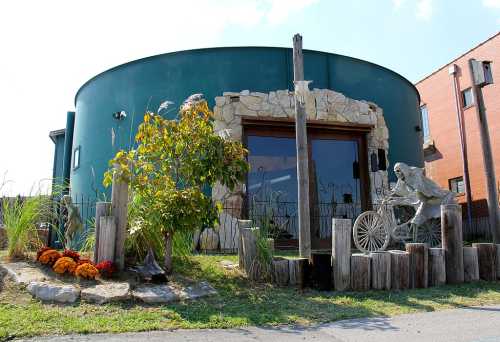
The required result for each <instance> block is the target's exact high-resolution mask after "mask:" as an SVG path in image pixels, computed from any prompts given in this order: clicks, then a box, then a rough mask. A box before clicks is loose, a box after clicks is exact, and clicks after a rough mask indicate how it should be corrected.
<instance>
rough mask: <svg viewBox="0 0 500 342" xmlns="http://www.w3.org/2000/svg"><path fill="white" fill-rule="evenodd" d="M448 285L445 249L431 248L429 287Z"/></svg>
mask: <svg viewBox="0 0 500 342" xmlns="http://www.w3.org/2000/svg"><path fill="white" fill-rule="evenodd" d="M444 284H446V265H445V257H444V249H442V248H429V286H441V285H444Z"/></svg>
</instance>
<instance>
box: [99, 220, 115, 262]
mask: <svg viewBox="0 0 500 342" xmlns="http://www.w3.org/2000/svg"><path fill="white" fill-rule="evenodd" d="M99 226H100V229H99V235H100V236H99V246H98V250H99V254H98V259H97V262H98V263H99V262H101V261H105V260H110V261H113V260H115V244H116V220H115V217H114V216H101V217H100V218H99Z"/></svg>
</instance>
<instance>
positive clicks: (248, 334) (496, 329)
mask: <svg viewBox="0 0 500 342" xmlns="http://www.w3.org/2000/svg"><path fill="white" fill-rule="evenodd" d="M22 341H30V342H31V341H50V342H83V341H102V342H132V341H134V342H135V341H147V342H160V341H169V342H177V341H179V342H180V341H204V342H240V341H241V342H247V341H252V342H255V341H273V342H279V341H286V342H295V341H315V342H326V341H328V342H355V341H363V342H367V341H369V342H379V341H380V342H382V341H384V342H392V341H394V342H396V341H397V342H402V341H404V342H413V341H433V342H441V341H443V342H444V341H446V342H451V341H453V342H455V341H460V342H461V341H464V342H465V341H466V342H500V305H496V306H487V307H473V308H467V309H455V310H445V311H438V312H428V313H418V314H411V315H401V316H396V317H392V318H389V317H378V318H364V319H351V320H344V321H338V322H335V323H330V324H324V325H320V326H316V327H307V328H297V327H249V328H241V329H226V330H207V329H206V330H175V331H154V332H144V333H128V334H96V335H68V336H55V337H44V338H42V337H37V338H34V339H28V340H22Z"/></svg>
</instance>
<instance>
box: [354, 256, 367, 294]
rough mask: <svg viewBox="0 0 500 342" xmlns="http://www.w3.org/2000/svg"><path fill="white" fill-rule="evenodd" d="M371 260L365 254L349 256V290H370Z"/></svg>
mask: <svg viewBox="0 0 500 342" xmlns="http://www.w3.org/2000/svg"><path fill="white" fill-rule="evenodd" d="M370 263H371V259H370V256H369V255H367V254H361V253H359V254H358V253H357V254H353V255H351V289H352V290H353V291H366V290H369V289H370V281H371V274H370V272H371V265H370Z"/></svg>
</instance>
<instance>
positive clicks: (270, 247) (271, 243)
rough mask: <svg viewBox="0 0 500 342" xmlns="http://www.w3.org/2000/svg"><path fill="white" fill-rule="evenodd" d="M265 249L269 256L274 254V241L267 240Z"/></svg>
mask: <svg viewBox="0 0 500 342" xmlns="http://www.w3.org/2000/svg"><path fill="white" fill-rule="evenodd" d="M267 248H268V249H269V252H270V253H271V255H272V254H274V239H272V238H267Z"/></svg>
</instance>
